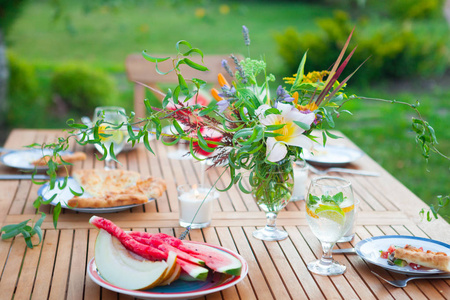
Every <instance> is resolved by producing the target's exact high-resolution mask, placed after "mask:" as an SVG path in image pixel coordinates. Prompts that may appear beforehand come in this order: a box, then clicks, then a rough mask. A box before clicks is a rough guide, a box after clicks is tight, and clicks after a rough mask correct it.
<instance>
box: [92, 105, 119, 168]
mask: <svg viewBox="0 0 450 300" xmlns="http://www.w3.org/2000/svg"><path fill="white" fill-rule="evenodd" d="M99 120H102V123H101V124H100V126H99V130H98V133H99V136H100V140H101V144H103V145H104V146H105V147H106V150H107V153H106V158H105V170H114V169H115V168H116V166H115V164H114V159H113V157H112V156H111V153H110V148H111V145H113V149H114V150H113V151H114V154H115V155H117V154H118V153H120V151H122V149H123V147H124V145H125V142H126V131H125V128H124V127H125V126H123V127H122V128H119V129H117V128H116V127H117V126H118V125H120V124H126V123H127V117H126V112H125V109H124V108H122V107H118V106H99V107H96V108H95V112H94V122H97V121H99ZM101 144H95V148H97V150H98V152H100V153H101V154H102V155H103V150H104V149H103V147H102V146H101Z"/></svg>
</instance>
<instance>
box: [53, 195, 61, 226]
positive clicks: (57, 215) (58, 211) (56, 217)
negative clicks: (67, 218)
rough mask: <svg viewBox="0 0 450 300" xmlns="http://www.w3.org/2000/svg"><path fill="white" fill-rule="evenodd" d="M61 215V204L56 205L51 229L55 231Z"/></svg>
mask: <svg viewBox="0 0 450 300" xmlns="http://www.w3.org/2000/svg"><path fill="white" fill-rule="evenodd" d="M60 213H61V202H58V204H56V206H55V208H53V227H54V228H55V229H56V228H57V225H58V218H59V214H60Z"/></svg>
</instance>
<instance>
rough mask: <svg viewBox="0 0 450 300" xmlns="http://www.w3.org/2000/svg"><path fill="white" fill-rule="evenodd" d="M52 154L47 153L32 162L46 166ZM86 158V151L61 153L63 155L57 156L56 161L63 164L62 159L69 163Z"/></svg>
mask: <svg viewBox="0 0 450 300" xmlns="http://www.w3.org/2000/svg"><path fill="white" fill-rule="evenodd" d="M50 158H51V156H50V155H46V156H44V157H41V158H39V159H38V160H35V161H32V162H31V164H32V165H35V166H38V167H42V166H45V165H46V164H47V163H48V161H49V160H50ZM85 159H86V153H84V152H74V153H71V154H65V155H61V157H57V158H56V163H58V164H61V163H62V162H61V160H63V161H65V162H68V163H73V162H76V161H80V160H85Z"/></svg>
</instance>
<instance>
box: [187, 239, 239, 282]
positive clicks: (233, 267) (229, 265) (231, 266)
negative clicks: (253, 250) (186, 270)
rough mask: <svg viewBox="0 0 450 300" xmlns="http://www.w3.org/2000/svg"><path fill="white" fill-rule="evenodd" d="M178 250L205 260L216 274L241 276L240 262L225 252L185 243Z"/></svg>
mask: <svg viewBox="0 0 450 300" xmlns="http://www.w3.org/2000/svg"><path fill="white" fill-rule="evenodd" d="M178 249H180V250H182V251H184V252H186V253H188V254H190V255H192V256H194V257H196V258H199V259H201V260H203V261H204V262H205V264H206V266H207V267H208V268H210V269H212V270H214V271H216V272H220V273H227V274H230V275H236V276H238V275H240V274H241V269H242V263H241V262H240V260H239V259H237V258H236V257H234V256H233V255H231V254H229V253H228V252H225V251H223V250H220V249H216V248H213V247H210V246H207V245H202V244H197V243H192V242H183V245H180V246H179V247H178Z"/></svg>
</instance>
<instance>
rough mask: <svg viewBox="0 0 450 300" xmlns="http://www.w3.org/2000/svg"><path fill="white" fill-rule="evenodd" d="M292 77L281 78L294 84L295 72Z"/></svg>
mask: <svg viewBox="0 0 450 300" xmlns="http://www.w3.org/2000/svg"><path fill="white" fill-rule="evenodd" d="M292 76H293V77H284V78H283V80H284V82H286V84H294V81H295V77H297V74H294V75H292Z"/></svg>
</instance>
